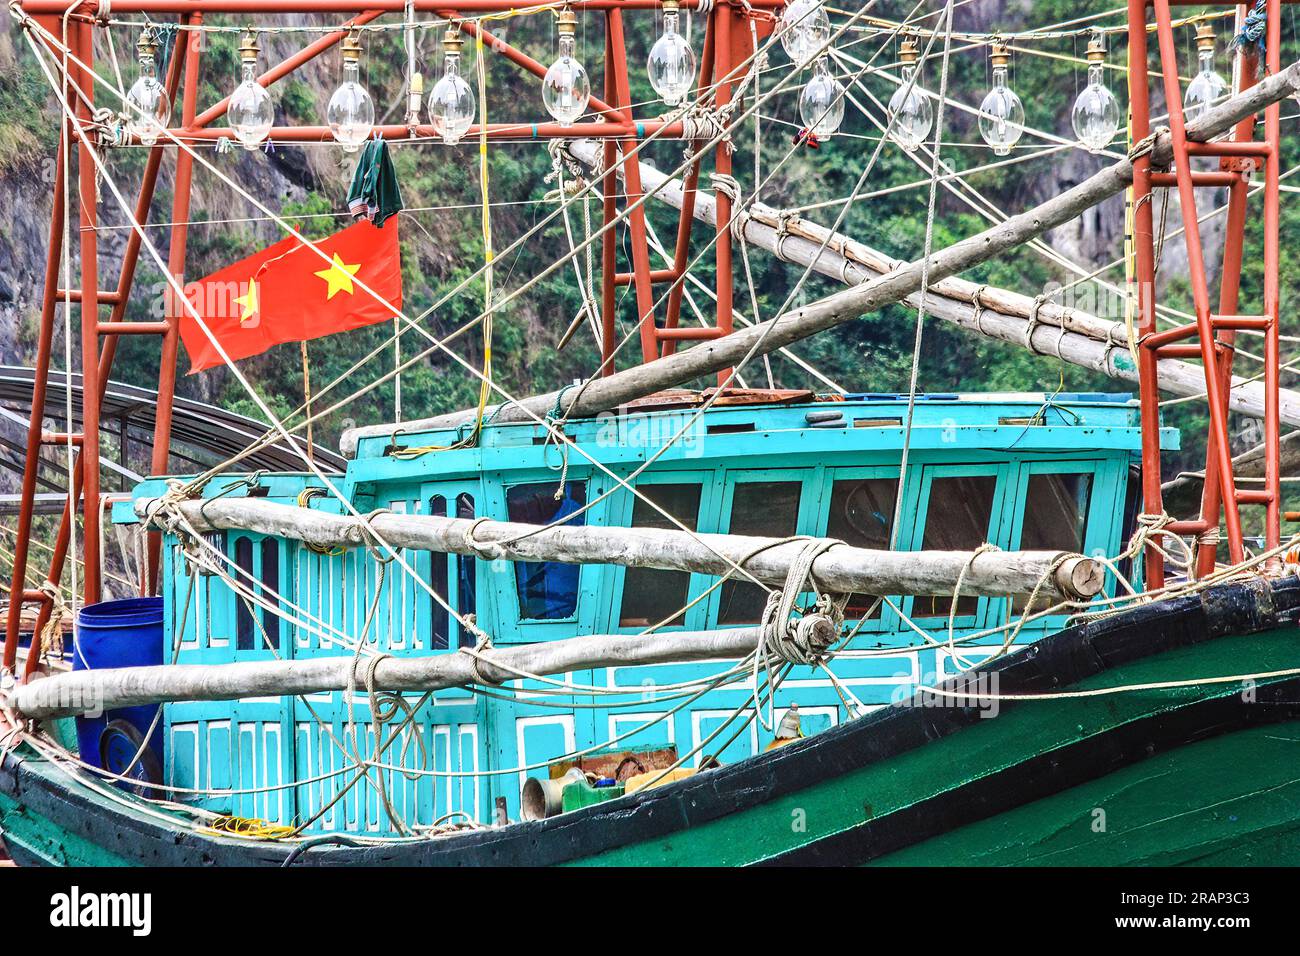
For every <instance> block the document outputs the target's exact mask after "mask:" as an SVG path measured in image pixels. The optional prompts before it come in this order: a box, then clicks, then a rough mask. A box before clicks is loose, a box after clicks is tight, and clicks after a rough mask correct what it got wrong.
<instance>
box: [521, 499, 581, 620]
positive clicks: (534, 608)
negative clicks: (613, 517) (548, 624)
mask: <svg viewBox="0 0 1300 956" xmlns="http://www.w3.org/2000/svg"><path fill="white" fill-rule="evenodd" d="M555 489H556V484H555V482H552V481H546V482H538V483H536V484H529V485H515V486H514V487H513V488H509V489H507V490H506V512H507V513H508V514H509V516H510V520H511V521H521V522H524V523H526V524H540V525H544V524H550V523H551V522H552V521H557V520H559V519H562V518H564V517H566V516H568V515H572V514H574V513H575V512H576V511H578V509H579V508H581V507H582V506H583V505H584V504H586V503H587V486H586V484H585V483H584V482H580V481H569V482H566V483H565V484H564V487H563V490H562V492H561V494H560V499H559V500H558V501H557V500H556V498H555ZM585 523H586V514H585V513H583V514H581V515H578V516H577V517H576V518H574V519H573V520H572V521H571V522H569V524H570V526H573V525H581V524H585ZM580 570H581V568H580V567H579V566H578V565H576V564H561V563H560V562H558V561H544V562H543V561H539V562H536V563H530V562H524V561H516V562H515V585H516V588H517V590H518V593H519V615H520V617H522V618H524V619H526V620H535V621H536V620H541V621H552V620H560V619H563V618H568V617H573V616H574V614H576V613H577V609H578V573H579V571H580Z"/></svg>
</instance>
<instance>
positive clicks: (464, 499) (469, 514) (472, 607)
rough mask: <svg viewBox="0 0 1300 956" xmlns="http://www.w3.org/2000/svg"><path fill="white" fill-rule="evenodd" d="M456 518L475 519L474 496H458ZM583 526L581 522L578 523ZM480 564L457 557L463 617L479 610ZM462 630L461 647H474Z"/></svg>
mask: <svg viewBox="0 0 1300 956" xmlns="http://www.w3.org/2000/svg"><path fill="white" fill-rule="evenodd" d="M456 517H457V518H473V517H474V496H473V495H470V494H466V493H464V492H462V493H460V494H459V495H457V496H456ZM578 523H579V524H581V522H578ZM477 587H478V562H477V559H476V558H473V557H471V556H470V555H466V554H460V555H457V556H456V613H457V614H459V615H460V616H461V617H467V616H468V615H470V614H475V613H476V612H477V610H478V597H477V593H478V592H477V591H476V590H475V589H476V588H477ZM457 629H458V630H460V632H461V634H460V641H459V643H460V646H461V647H473V646H474V636H473V635H472V634H470V633H468V632H467V631H465V630H464V629H463V628H460V626H459V625H457Z"/></svg>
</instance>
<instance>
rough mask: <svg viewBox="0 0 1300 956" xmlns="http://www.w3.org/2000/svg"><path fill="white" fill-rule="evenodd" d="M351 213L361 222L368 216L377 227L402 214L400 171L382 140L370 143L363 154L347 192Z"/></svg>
mask: <svg viewBox="0 0 1300 956" xmlns="http://www.w3.org/2000/svg"><path fill="white" fill-rule="evenodd" d="M348 211H349V212H351V213H352V215H354V216H356V217H358V218H360V217H361V216H365V217H366V218H368V219H369V220H371V221H372V222H373V223H374V224H375V225H376V226H383V224H384V223H385V222H386V221H387V219H388V217H389V216H393V215H396V214H397V213H399V212H401V211H402V191H401V189H400V188H398V185H397V170H396V169H395V168H394V167H393V158H392V156H390V155H389V154H388V143H386V142H385V141H384V140H382V139H370V140H367V141H366V145H365V146H364V147H363V148H362V150H361V158H360V159H359V160H357V171H356V172H355V173H353V174H352V186H351V188H350V189H348Z"/></svg>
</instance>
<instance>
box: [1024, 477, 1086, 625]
mask: <svg viewBox="0 0 1300 956" xmlns="http://www.w3.org/2000/svg"><path fill="white" fill-rule="evenodd" d="M1091 500H1092V474H1091V473H1088V472H1072V473H1057V474H1049V473H1039V474H1035V475H1030V476H1029V485H1028V487H1027V488H1026V490H1025V519H1024V524H1023V526H1022V527H1021V531H1020V547H1021V549H1022V550H1024V551H1082V550H1083V542H1084V534H1085V532H1086V531H1087V526H1088V505H1089V503H1090V501H1091ZM1028 597H1029V595H1027V594H1019V595H1016V596H1015V598H1014V600H1013V601H1012V605H1011V606H1012V610H1013V611H1014V612H1016V613H1019V612H1021V611H1024V610H1025V609H1026V607H1027V606H1028V602H1027V598H1028ZM1050 603H1051V602H1050V600H1047V599H1042V598H1040V599H1039V600H1038V601H1035V602H1034V610H1041V609H1043V608H1045V607H1048V606H1049V605H1050Z"/></svg>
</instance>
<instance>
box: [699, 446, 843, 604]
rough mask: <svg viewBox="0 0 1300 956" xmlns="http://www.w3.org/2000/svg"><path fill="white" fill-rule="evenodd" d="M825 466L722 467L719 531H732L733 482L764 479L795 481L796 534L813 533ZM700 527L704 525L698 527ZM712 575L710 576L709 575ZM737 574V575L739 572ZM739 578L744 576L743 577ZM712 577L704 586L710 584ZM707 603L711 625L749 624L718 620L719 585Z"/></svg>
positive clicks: (720, 598) (749, 481)
mask: <svg viewBox="0 0 1300 956" xmlns="http://www.w3.org/2000/svg"><path fill="white" fill-rule="evenodd" d="M825 473H826V468H825V466H824V465H815V466H812V467H809V466H804V467H798V466H793V467H788V468H724V469H720V470H719V472H718V482H719V484H720V485H721V488H722V493H721V495H720V496H719V499H718V510H717V517H716V521H717V529H718V533H719V534H731V533H732V532H731V506H732V504H733V502H734V500H735V495H736V485H739V484H762V483H765V482H787V481H789V482H797V483H799V485H800V490H799V510H798V512H797V513H796V515H795V529H794V533H795V534H806V535H812V534H815V533H816V529H817V526H818V523H819V522H820V517H821V511H822V486H823V485H824V484H825V481H824V479H825ZM701 530H703V529H701ZM710 577H712V576H710ZM736 577H739V576H738V575H737V576H736ZM741 580H744V579H743V578H742V579H741ZM712 583H713V582H712V581H711V580H709V581H707V582H706V583H705V585H704V586H705V587H708V586H709V584H712ZM700 603H701V604H706V605H707V606H708V609H707V612H706V620H707V622H708V625H707V626H708V627H710V628H732V627H748V626H752V625H747V624H719V623H718V613H719V612H720V611H721V608H722V588H721V587H718V588H716V589H714V591H713V593H712V594H710V595H709V597H708V599H707V600H706V601H701V602H700Z"/></svg>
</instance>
